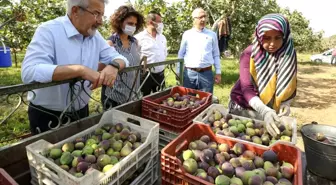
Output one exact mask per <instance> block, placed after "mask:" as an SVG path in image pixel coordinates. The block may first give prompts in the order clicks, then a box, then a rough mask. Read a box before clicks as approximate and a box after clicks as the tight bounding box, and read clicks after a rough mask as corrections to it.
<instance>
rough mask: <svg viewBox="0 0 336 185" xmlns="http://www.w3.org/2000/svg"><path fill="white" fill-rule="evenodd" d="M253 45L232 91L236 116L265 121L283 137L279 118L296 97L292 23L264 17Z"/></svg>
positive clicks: (231, 105)
mask: <svg viewBox="0 0 336 185" xmlns="http://www.w3.org/2000/svg"><path fill="white" fill-rule="evenodd" d="M254 37H255V38H254V40H253V43H252V44H251V45H250V46H249V47H247V48H246V49H245V51H244V52H243V53H242V55H241V57H240V76H239V80H238V81H237V82H236V84H235V86H234V87H233V89H232V91H231V95H230V97H231V100H230V103H229V109H230V112H231V113H232V114H238V115H241V116H245V117H251V118H255V119H260V120H264V121H265V123H266V129H267V131H268V132H269V133H270V134H271V135H272V136H275V135H277V134H279V129H278V128H277V127H276V124H275V123H276V122H279V116H283V115H289V113H290V102H291V100H292V99H293V98H294V97H295V95H296V81H297V77H296V75H297V60H296V52H295V49H294V46H293V39H292V36H291V33H290V26H289V23H288V20H287V19H286V18H285V17H284V16H282V15H280V14H268V15H266V16H264V17H262V18H261V19H260V20H259V22H258V25H257V27H256V30H255V33H254Z"/></svg>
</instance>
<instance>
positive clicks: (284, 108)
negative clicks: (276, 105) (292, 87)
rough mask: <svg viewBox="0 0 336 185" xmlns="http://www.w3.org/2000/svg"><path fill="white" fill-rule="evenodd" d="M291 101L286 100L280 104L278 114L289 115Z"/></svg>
mask: <svg viewBox="0 0 336 185" xmlns="http://www.w3.org/2000/svg"><path fill="white" fill-rule="evenodd" d="M290 112H291V111H290V101H286V102H283V103H281V104H280V110H279V114H278V116H279V117H281V116H289V114H290Z"/></svg>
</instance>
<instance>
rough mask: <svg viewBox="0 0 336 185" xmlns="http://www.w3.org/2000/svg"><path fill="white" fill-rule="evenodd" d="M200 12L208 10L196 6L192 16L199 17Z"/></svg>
mask: <svg viewBox="0 0 336 185" xmlns="http://www.w3.org/2000/svg"><path fill="white" fill-rule="evenodd" d="M200 12H206V11H205V10H204V9H203V8H196V9H195V10H194V11H193V12H192V14H191V16H192V18H196V17H198V15H199V13H200Z"/></svg>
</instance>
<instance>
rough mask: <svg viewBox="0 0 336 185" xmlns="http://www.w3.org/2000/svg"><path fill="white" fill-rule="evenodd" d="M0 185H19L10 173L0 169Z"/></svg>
mask: <svg viewBox="0 0 336 185" xmlns="http://www.w3.org/2000/svg"><path fill="white" fill-rule="evenodd" d="M0 184H1V185H19V184H18V183H16V182H15V180H14V179H13V178H12V177H11V176H9V175H8V173H7V172H6V171H5V170H4V169H2V168H0Z"/></svg>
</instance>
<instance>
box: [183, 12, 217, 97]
mask: <svg viewBox="0 0 336 185" xmlns="http://www.w3.org/2000/svg"><path fill="white" fill-rule="evenodd" d="M192 17H193V19H194V26H193V28H192V29H190V30H187V31H186V32H184V33H183V36H182V41H181V46H180V50H179V52H178V58H180V59H182V58H183V59H184V65H185V69H184V74H183V86H184V87H187V88H192V89H198V90H202V91H206V92H210V93H213V86H214V82H216V83H220V82H221V66H220V58H219V57H220V55H219V49H218V40H217V36H216V33H215V32H213V31H211V30H209V29H207V28H205V25H206V19H207V15H206V12H205V11H204V10H203V9H201V8H197V9H195V10H194V11H193V13H192ZM212 65H214V66H215V72H216V75H215V77H214V76H213V73H212ZM179 67H180V66H178V70H177V71H179Z"/></svg>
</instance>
